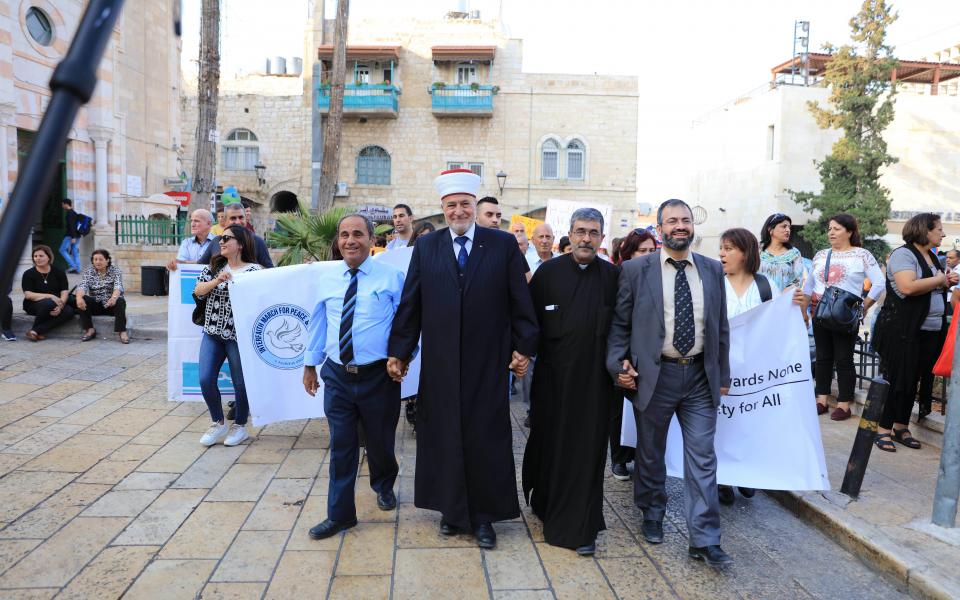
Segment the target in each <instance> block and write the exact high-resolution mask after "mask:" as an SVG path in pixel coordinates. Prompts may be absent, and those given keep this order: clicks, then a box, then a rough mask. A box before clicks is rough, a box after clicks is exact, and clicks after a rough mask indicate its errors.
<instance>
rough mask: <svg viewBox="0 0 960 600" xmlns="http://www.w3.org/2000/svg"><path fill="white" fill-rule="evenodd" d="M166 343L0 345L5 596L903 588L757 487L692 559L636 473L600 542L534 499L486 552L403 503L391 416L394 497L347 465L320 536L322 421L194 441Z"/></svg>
mask: <svg viewBox="0 0 960 600" xmlns="http://www.w3.org/2000/svg"><path fill="white" fill-rule="evenodd" d="M165 360H166V359H165V346H164V344H163V343H162V342H148V341H141V340H134V342H133V343H132V344H131V345H129V346H122V345H120V344H119V343H117V342H116V341H114V340H112V339H110V340H98V341H95V342H91V343H87V344H80V343H77V342H75V341H72V340H53V339H52V340H47V341H45V342H42V343H39V344H33V343H30V342H27V341H20V342H16V343H3V344H2V345H0V475H2V478H0V598H18V599H20V598H50V597H53V596H56V597H58V598H98V599H100V598H114V597H119V596H121V595H125V596H126V597H129V598H151V599H153V598H194V597H202V598H325V597H329V598H364V599H369V598H388V597H392V598H456V599H457V600H466V599H469V598H498V599H507V598H510V599H528V598H529V599H534V598H536V599H540V598H544V599H546V598H578V599H579V598H710V599H711V600H714V599H718V598H778V599H785V598H844V599H853V598H894V597H900V594H899V592H898V591H897V590H896V589H895V588H894V587H893V586H891V585H890V584H888V583H887V582H886V581H885V580H884V579H881V578H880V577H878V576H877V575H875V574H874V573H873V572H872V571H871V570H870V569H868V568H867V567H866V566H864V565H863V564H861V563H860V562H859V561H858V560H857V559H856V558H854V557H853V556H852V555H850V554H849V553H847V552H846V551H844V550H842V549H840V548H839V547H838V546H837V545H835V544H834V543H833V542H832V541H831V540H829V539H828V538H826V537H825V536H823V535H822V534H820V533H819V532H818V531H816V530H814V529H812V528H811V527H809V526H807V525H805V524H804V523H802V522H800V521H798V520H797V519H796V518H794V517H793V516H792V515H791V514H789V513H787V512H786V511H784V510H783V509H781V508H780V507H779V505H777V504H776V503H774V502H773V501H772V500H771V499H769V498H768V497H766V496H764V495H763V494H759V495H757V497H755V498H754V499H753V500H752V501H747V500H743V499H739V500H738V503H737V504H736V505H735V506H732V507H724V509H723V527H724V547H725V548H726V549H727V550H728V551H729V552H730V553H731V554H732V555H733V556H734V558H735V560H736V563H735V565H734V566H733V567H732V568H730V569H728V570H727V571H725V572H722V573H718V572H715V571H713V570H711V569H710V568H708V567H706V566H705V565H703V564H702V563H698V562H694V561H691V560H690V559H688V558H687V556H686V552H685V550H686V549H685V546H686V544H687V541H686V536H685V529H684V525H683V519H682V516H681V513H680V495H681V493H682V492H681V491H680V488H679V486H678V485H677V484H678V483H679V482H677V481H674V480H671V482H670V483H671V506H670V511H669V515H668V518H669V522H668V523H667V524H666V526H667V527H666V528H667V535H666V541H665V543H664V544H661V545H659V546H650V545H647V544H645V543H643V542H642V541H638V539H639V538H638V532H637V525H638V514H637V512H636V509H635V508H634V507H633V503H632V498H631V492H630V489H631V488H630V485H629V483H622V482H618V481H616V480H614V479H612V478H609V477H608V480H607V483H606V495H605V498H606V505H605V510H606V520H607V526H608V527H609V529H608V530H607V531H606V532H604V533H603V534H601V536H600V539H599V546H598V552H597V555H596V557H594V558H579V557H577V556H576V555H575V554H574V553H573V552H570V551H568V550H564V549H558V548H554V547H551V546H549V545H547V544H544V543H543V538H542V535H541V528H540V523H539V522H538V520H537V519H536V517H533V516H532V515H531V514H530V512H529V511H525V512H524V515H523V517H522V518H521V519H517V520H515V521H513V522H509V523H501V524H499V525H497V531H498V534H499V545H498V547H497V549H496V550H494V551H481V550H479V549H478V548H477V547H476V545H475V544H474V542H473V540H472V539H471V538H469V537H466V536H462V537H455V538H452V539H451V538H444V537H441V536H440V535H439V533H438V531H437V528H438V516H437V515H436V514H434V513H430V512H427V511H423V510H419V509H417V508H415V507H414V506H413V503H412V502H413V468H414V456H415V444H416V441H415V438H414V437H413V436H412V434H411V432H410V430H409V428H408V427H407V426H406V423H405V421H403V420H401V425H400V427H401V431H400V432H399V435H398V441H397V444H398V455H399V457H400V460H401V464H402V467H401V478H400V481H399V485H398V495H399V500H400V505H399V508H398V510H397V511H393V512H381V511H379V510H377V507H376V502H375V496H374V494H373V492H371V491H370V489H369V485H368V481H367V478H366V477H361V479H360V480H359V483H358V486H357V504H358V510H359V519H360V521H361V523H360V525H359V526H357V527H355V528H354V529H351V530H350V531H348V532H346V533H345V534H342V535H339V536H336V537H334V538H331V539H328V540H324V541H322V542H315V541H312V540H310V539H309V537H308V536H307V530H308V529H309V528H310V527H311V526H312V525H314V524H316V523H317V522H319V521H321V520H322V519H323V518H325V512H326V493H327V477H326V473H327V464H326V447H327V442H328V433H327V428H326V422H325V421H323V420H312V421H309V422H307V421H298V422H288V423H282V424H278V425H272V426H268V427H265V428H262V429H259V430H255V437H254V439H253V440H252V441H251V442H248V443H246V444H244V445H242V446H239V447H236V448H226V447H224V446H216V447H213V448H210V449H208V450H205V449H204V448H203V447H202V446H200V444H199V443H198V438H199V437H200V435H201V432H203V431H204V430H205V429H206V427H207V426H208V424H209V418H208V417H207V415H206V412H205V407H204V406H203V405H202V404H196V403H182V404H178V403H171V402H167V401H166V400H165V388H166V384H165V381H164V380H165V368H164V367H165ZM513 413H514V415H513V416H514V422H515V430H514V431H515V434H514V441H515V451H516V455H517V463H518V465H519V462H520V457H521V456H522V452H523V446H524V443H525V435H526V430H524V429H523V428H522V427H520V426H519V423H520V421H521V420H522V414H523V409H522V407H521V406H519V405H514V407H513ZM362 475H365V469H364V471H363V472H362Z"/></svg>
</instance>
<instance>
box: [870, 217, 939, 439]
mask: <svg viewBox="0 0 960 600" xmlns="http://www.w3.org/2000/svg"><path fill="white" fill-rule="evenodd" d="M943 237H944V235H943V226H942V225H941V224H940V215H936V214H933V213H920V214H919V215H916V216H914V217H912V218H911V219H910V220H909V221H907V222H906V224H905V225H904V226H903V241H904V245H903V246H900V247H899V248H897V249H896V250H894V251H893V252H892V253H890V259H889V260H888V261H887V283H886V287H887V299H886V300H885V301H884V304H883V308H882V309H881V310H880V316H879V317H877V334H876V338H874V342H873V343H874V347H875V348H876V349H877V353H878V354H879V355H880V372H881V373H882V374H883V375H884V377H886V379H887V381H888V382H889V383H890V391H889V393H888V395H887V401H886V402H885V403H884V405H883V412H882V413H881V415H880V423H879V427H878V429H877V436H876V439H875V443H876V445H877V447H878V448H880V449H881V450H884V451H886V452H896V451H897V448H896V446H895V445H894V443H893V442H894V440H896V441H897V442H899V443H901V444H903V445H904V446H906V447H907V448H914V449H917V448H919V447H920V442H918V441H917V440H916V439H914V437H913V436H912V435H910V430H909V429H907V425H908V423H909V421H910V413H911V411H912V410H913V402H914V399H915V398H916V395H917V384H918V383H919V382H920V378H921V376H922V375H923V374H924V373H930V372H931V371H932V369H933V365H934V363H935V362H936V361H937V357H938V356H939V354H940V349H941V348H942V347H943V339H944V336H945V335H946V329H947V317H946V306H947V289H948V288H949V287H950V286H951V285H956V283H957V274H956V273H954V272H952V271H951V272H950V273H946V272H944V269H943V267H941V266H940V261H939V260H937V256H936V255H935V254H934V253H933V252H932V249H933V248H934V247H936V246H939V245H940V242H941V241H942V240H943ZM921 400H922V398H921Z"/></svg>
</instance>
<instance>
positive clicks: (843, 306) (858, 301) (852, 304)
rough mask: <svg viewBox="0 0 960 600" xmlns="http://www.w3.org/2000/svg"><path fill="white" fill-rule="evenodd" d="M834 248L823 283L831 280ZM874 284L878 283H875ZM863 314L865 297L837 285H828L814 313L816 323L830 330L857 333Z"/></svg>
mask: <svg viewBox="0 0 960 600" xmlns="http://www.w3.org/2000/svg"><path fill="white" fill-rule="evenodd" d="M832 254H833V250H830V251H829V252H827V264H826V266H825V267H824V269H823V283H824V285H827V284H828V283H829V281H830V257H831V255H832ZM874 285H878V284H877V283H874ZM862 315H863V298H861V297H860V296H858V295H857V294H853V293H850V292H848V291H847V290H845V289H842V288H841V287H839V286H836V285H827V288H826V289H825V290H824V291H823V296H821V297H820V300H819V301H818V302H817V308H816V310H815V311H814V313H813V323H814V325H819V326H820V327H823V328H824V329H827V330H829V331H835V332H837V333H845V334H847V335H856V334H857V332H858V331H859V330H860V319H861V317H862Z"/></svg>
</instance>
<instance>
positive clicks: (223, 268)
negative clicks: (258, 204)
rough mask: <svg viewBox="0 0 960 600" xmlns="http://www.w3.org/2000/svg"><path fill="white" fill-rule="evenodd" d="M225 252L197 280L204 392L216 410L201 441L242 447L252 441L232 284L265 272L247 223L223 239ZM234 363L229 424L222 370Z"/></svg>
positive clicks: (227, 232) (233, 228) (220, 240)
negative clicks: (240, 276)
mask: <svg viewBox="0 0 960 600" xmlns="http://www.w3.org/2000/svg"><path fill="white" fill-rule="evenodd" d="M217 243H218V244H220V254H219V255H217V256H214V257H213V259H212V260H211V261H210V265H209V266H207V267H204V268H203V271H201V273H200V275H199V276H198V277H197V285H196V287H194V288H193V293H194V295H195V296H197V298H206V299H207V306H206V311H205V312H204V317H203V340H202V341H201V342H200V391H201V392H203V400H204V401H205V402H206V403H207V408H208V409H210V417H211V419H212V420H213V424H212V425H210V428H209V429H208V430H207V432H206V433H204V434H203V437H201V438H200V443H201V444H203V445H204V446H212V445H214V444H216V443H217V442H219V441H220V440H221V439H223V444H224V445H225V446H236V445H237V444H239V443H241V442H243V441H244V440H245V439H247V437H248V436H247V427H246V425H247V417H248V416H249V414H250V406H249V404H248V403H247V389H246V386H245V385H244V383H243V368H242V366H241V365H240V348H239V346H238V345H237V332H236V329H235V327H234V323H233V309H232V308H231V307H230V281H231V280H232V279H233V277H234V275H237V274H239V273H246V272H249V271H258V270H260V269H261V267H260V265H259V264H257V259H256V254H255V252H256V250H255V246H254V241H253V236H252V235H251V234H250V232H249V231H248V230H247V229H246V228H245V227H243V226H242V225H231V226H229V227H227V228H226V229H225V230H224V231H223V234H222V235H221V236H220V237H219V238H218V241H217ZM224 360H227V361H229V363H230V378H231V380H232V381H233V389H234V395H235V398H236V404H235V406H234V408H235V415H234V416H235V419H234V422H233V424H232V425H229V426H228V425H227V424H226V420H225V419H224V415H223V404H222V403H221V401H220V388H219V387H218V385H217V382H218V380H219V378H220V367H222V366H223V361H224Z"/></svg>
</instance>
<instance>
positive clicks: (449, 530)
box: [440, 521, 460, 535]
mask: <svg viewBox="0 0 960 600" xmlns="http://www.w3.org/2000/svg"><path fill="white" fill-rule="evenodd" d="M458 533H460V528H459V527H457V526H456V525H451V524H450V523H447V522H446V521H440V535H457V534H458Z"/></svg>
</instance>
